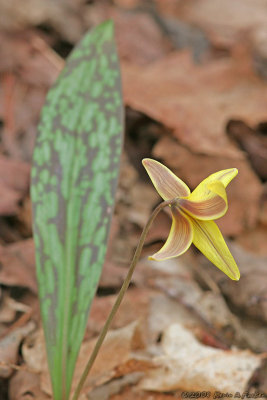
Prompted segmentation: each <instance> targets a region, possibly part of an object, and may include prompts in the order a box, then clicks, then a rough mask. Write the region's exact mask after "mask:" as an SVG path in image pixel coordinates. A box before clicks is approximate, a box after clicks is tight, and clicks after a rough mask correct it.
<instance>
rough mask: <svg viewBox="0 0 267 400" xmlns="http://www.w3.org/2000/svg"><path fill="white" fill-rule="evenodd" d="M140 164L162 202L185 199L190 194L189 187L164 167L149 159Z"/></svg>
mask: <svg viewBox="0 0 267 400" xmlns="http://www.w3.org/2000/svg"><path fill="white" fill-rule="evenodd" d="M142 163H143V166H144V167H145V169H146V170H147V173H148V175H149V176H150V179H151V181H152V183H153V185H154V186H155V188H156V190H157V192H158V193H159V195H160V196H161V197H162V198H163V199H164V200H171V199H174V198H175V197H186V196H188V195H189V194H190V189H189V187H188V186H187V185H186V184H185V183H184V182H183V181H182V180H181V179H179V178H177V176H176V175H175V174H174V173H173V172H171V171H170V170H169V168H167V167H165V165H163V164H161V163H160V162H158V161H155V160H152V159H150V158H145V159H144V160H143V161H142Z"/></svg>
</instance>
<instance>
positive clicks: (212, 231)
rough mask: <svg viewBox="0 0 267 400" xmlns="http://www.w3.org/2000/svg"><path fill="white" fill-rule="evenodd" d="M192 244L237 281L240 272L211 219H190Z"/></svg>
mask: <svg viewBox="0 0 267 400" xmlns="http://www.w3.org/2000/svg"><path fill="white" fill-rule="evenodd" d="M191 222H192V224H193V229H194V236H193V243H194V245H195V246H196V247H197V248H198V249H199V250H200V251H201V252H202V253H203V254H204V255H205V256H206V257H207V258H208V259H209V260H210V261H211V262H212V263H213V264H214V265H216V267H218V268H219V269H220V270H221V271H223V272H224V273H225V274H226V275H227V276H229V278H231V279H233V280H236V281H238V280H239V278H240V272H239V269H238V267H237V265H236V262H235V260H234V258H233V256H232V254H231V253H230V250H229V249H228V247H227V245H226V243H225V241H224V238H223V236H222V234H221V232H220V230H219V228H218V226H217V225H216V224H215V222H213V221H199V220H196V219H193V218H192V220H191Z"/></svg>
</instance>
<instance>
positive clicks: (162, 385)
mask: <svg viewBox="0 0 267 400" xmlns="http://www.w3.org/2000/svg"><path fill="white" fill-rule="evenodd" d="M162 350H163V355H161V356H159V357H155V359H154V364H155V366H157V367H156V369H151V370H150V371H149V372H148V373H147V374H146V377H145V378H144V379H143V380H142V381H141V382H140V387H141V388H142V389H145V390H156V391H171V390H177V389H181V390H188V391H211V392H213V391H219V392H224V393H225V392H230V393H233V392H234V393H235V392H238V391H239V392H243V391H244V390H245V388H246V385H247V383H248V381H249V379H250V378H251V376H252V374H253V372H254V371H255V369H256V368H258V367H259V366H260V364H261V361H262V357H261V356H260V355H256V354H253V353H251V352H250V351H248V350H231V351H224V350H218V349H214V348H211V347H208V346H204V345H202V344H200V343H199V342H198V341H197V340H196V339H195V337H194V336H193V334H192V333H191V332H190V331H189V330H187V329H185V328H184V327H183V326H182V325H179V324H173V325H171V326H169V328H168V329H167V330H166V331H165V332H164V336H163V341H162Z"/></svg>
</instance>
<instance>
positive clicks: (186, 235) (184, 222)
mask: <svg viewBox="0 0 267 400" xmlns="http://www.w3.org/2000/svg"><path fill="white" fill-rule="evenodd" d="M192 240H193V228H192V223H191V219H190V218H189V217H187V216H185V215H183V214H182V213H181V212H180V211H179V210H178V209H177V208H176V207H172V226H171V230H170V233H169V236H168V239H167V241H166V243H165V244H164V246H163V247H162V248H161V249H160V250H159V251H158V252H157V253H155V254H153V256H151V257H149V258H150V259H151V260H156V261H162V260H167V259H169V258H174V257H178V256H180V255H181V254H183V253H185V252H186V250H187V249H188V248H189V247H190V245H191V243H192Z"/></svg>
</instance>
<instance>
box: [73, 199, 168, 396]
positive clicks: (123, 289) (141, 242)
mask: <svg viewBox="0 0 267 400" xmlns="http://www.w3.org/2000/svg"><path fill="white" fill-rule="evenodd" d="M174 202H175V199H174V200H167V201H163V202H162V203H160V204H159V205H158V206H157V207H156V208H155V210H154V211H153V212H152V214H151V215H150V217H149V219H148V221H147V223H146V225H145V227H144V229H143V232H142V234H141V236H140V239H139V242H138V245H137V248H136V250H135V253H134V256H133V259H132V262H131V265H130V268H129V271H128V273H127V276H126V278H125V280H124V282H123V285H122V287H121V289H120V291H119V294H118V297H117V299H116V301H115V303H114V305H113V307H112V310H111V312H110V314H109V316H108V319H107V320H106V322H105V325H104V326H103V328H102V331H101V333H100V335H99V338H98V340H97V342H96V344H95V347H94V349H93V351H92V354H91V356H90V358H89V360H88V362H87V364H86V367H85V369H84V371H83V374H82V376H81V378H80V380H79V383H78V385H77V388H76V390H75V392H74V395H73V397H72V400H78V398H79V395H80V393H81V390H82V387H83V385H84V382H85V380H86V378H87V376H88V374H89V372H90V370H91V368H92V366H93V364H94V361H95V359H96V357H97V354H98V352H99V350H100V347H101V345H102V343H103V341H104V339H105V337H106V334H107V332H108V329H109V327H110V324H111V322H112V320H113V318H114V316H115V314H116V312H117V311H118V308H119V306H120V304H121V302H122V299H123V297H124V295H125V293H126V291H127V289H128V287H129V284H130V282H131V279H132V276H133V272H134V269H135V267H136V264H137V262H138V260H139V257H140V254H141V251H142V248H143V246H144V242H145V239H146V236H147V234H148V231H149V229H150V227H151V225H152V223H153V221H154V219H155V218H156V216H157V215H158V213H159V212H160V211H161V210H162V209H163V208H164V207H166V206H170V205H172V204H173V203H174Z"/></svg>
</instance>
